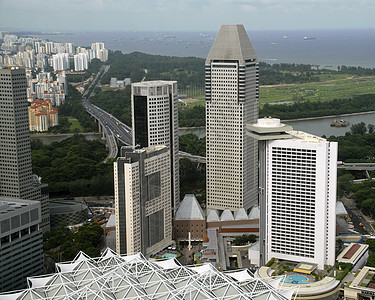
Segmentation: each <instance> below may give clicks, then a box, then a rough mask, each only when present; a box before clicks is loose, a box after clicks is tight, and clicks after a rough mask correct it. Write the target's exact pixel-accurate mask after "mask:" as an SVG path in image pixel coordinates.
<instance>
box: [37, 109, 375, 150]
mask: <svg viewBox="0 0 375 300" xmlns="http://www.w3.org/2000/svg"><path fill="white" fill-rule="evenodd" d="M335 119H336V120H338V121H339V120H340V119H344V120H345V121H348V122H349V123H350V124H349V126H347V127H330V126H329V125H330V124H331V123H332V121H333V120H335ZM360 122H364V123H366V124H373V125H375V113H369V114H361V115H349V116H337V117H327V118H319V119H308V120H297V121H295V120H288V121H283V123H287V124H288V125H291V126H292V127H293V129H294V130H300V131H305V132H308V133H311V134H314V135H316V136H323V135H325V136H326V137H330V136H331V135H335V136H343V135H345V133H346V132H348V131H350V126H351V125H352V124H356V123H360ZM188 133H194V134H195V135H197V136H198V137H200V138H202V137H204V136H205V135H206V128H205V127H193V128H188V127H184V128H180V129H179V135H180V136H181V135H184V134H188ZM81 134H83V135H84V136H85V137H86V139H87V140H98V139H100V138H101V134H100V133H95V132H87V133H81ZM72 135H73V134H32V135H31V139H40V140H41V141H42V142H43V144H44V145H48V144H51V143H53V142H60V141H62V140H64V139H66V138H68V137H71V136H72Z"/></svg>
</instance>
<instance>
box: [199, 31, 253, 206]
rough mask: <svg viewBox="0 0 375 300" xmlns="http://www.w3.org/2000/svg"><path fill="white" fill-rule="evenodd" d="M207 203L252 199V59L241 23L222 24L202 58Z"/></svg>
mask: <svg viewBox="0 0 375 300" xmlns="http://www.w3.org/2000/svg"><path fill="white" fill-rule="evenodd" d="M205 69H206V139H207V142H206V146H207V150H206V154H207V207H208V208H212V209H224V208H229V209H231V210H237V209H238V208H240V207H244V208H245V209H248V208H250V207H251V206H253V205H255V204H257V202H258V196H257V192H258V166H257V161H258V144H257V141H256V140H254V139H253V138H251V137H249V136H246V134H245V126H246V124H250V123H255V122H256V120H257V119H258V86H259V82H258V70H259V67H258V59H257V57H256V54H255V51H254V49H253V47H252V45H251V43H250V40H249V38H248V36H247V34H246V31H245V28H244V27H243V25H223V26H222V27H221V28H220V31H219V33H218V35H217V37H216V40H215V42H214V44H213V46H212V48H211V50H210V53H209V55H208V57H207V59H206V68H205Z"/></svg>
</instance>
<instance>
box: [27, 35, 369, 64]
mask: <svg viewBox="0 0 375 300" xmlns="http://www.w3.org/2000/svg"><path fill="white" fill-rule="evenodd" d="M216 34H217V32H203V31H202V32H140V31H139V32H138V31H117V32H75V33H66V34H57V35H51V34H50V35H34V36H36V37H41V38H46V39H50V40H53V41H56V42H72V43H74V45H76V46H91V43H93V42H104V43H105V47H106V48H107V49H111V50H120V51H122V52H123V53H131V52H134V51H139V52H144V53H149V54H158V55H168V56H181V57H185V56H195V57H202V58H205V57H207V55H208V52H209V50H210V48H211V46H212V44H213V42H214V40H215V37H216ZM248 35H249V37H250V40H251V42H252V44H253V47H254V49H255V52H256V53H257V56H258V58H259V60H260V61H264V62H268V63H271V64H273V63H298V64H313V65H319V67H320V68H322V67H325V68H332V69H337V66H341V65H345V66H362V67H366V68H375V28H373V29H337V30H332V29H330V30H328V29H327V30H265V31H248Z"/></svg>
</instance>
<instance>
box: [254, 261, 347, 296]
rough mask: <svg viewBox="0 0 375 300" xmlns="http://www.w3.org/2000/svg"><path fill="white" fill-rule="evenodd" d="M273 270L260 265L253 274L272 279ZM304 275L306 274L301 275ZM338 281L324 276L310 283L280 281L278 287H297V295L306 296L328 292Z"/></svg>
mask: <svg viewBox="0 0 375 300" xmlns="http://www.w3.org/2000/svg"><path fill="white" fill-rule="evenodd" d="M272 273H273V270H272V269H271V268H269V267H261V268H259V270H258V271H257V272H256V273H255V276H257V277H260V278H262V279H264V280H266V281H269V280H273V279H274V278H272V277H271V275H272ZM303 276H306V275H303ZM339 284H340V281H338V280H336V279H335V278H333V277H324V278H323V279H322V280H320V281H315V282H311V283H301V284H295V283H287V282H282V283H280V286H279V288H281V289H282V290H289V289H290V288H295V287H297V286H298V287H299V289H298V296H307V295H322V294H325V293H328V292H331V291H333V290H334V289H336V288H337V287H338V285H339Z"/></svg>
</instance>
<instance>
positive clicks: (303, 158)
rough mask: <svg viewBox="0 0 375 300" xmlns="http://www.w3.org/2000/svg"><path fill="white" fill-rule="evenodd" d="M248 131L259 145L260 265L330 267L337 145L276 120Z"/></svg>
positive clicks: (258, 124) (263, 122)
mask: <svg viewBox="0 0 375 300" xmlns="http://www.w3.org/2000/svg"><path fill="white" fill-rule="evenodd" d="M248 129H249V133H248V134H249V135H250V136H252V137H254V138H257V139H259V140H260V152H259V154H260V155H259V157H260V158H259V161H260V180H259V191H260V213H261V216H260V222H261V223H260V243H261V244H260V251H261V257H260V258H261V264H264V263H265V262H267V261H269V260H270V259H271V258H273V257H276V258H279V259H283V260H288V261H295V262H310V263H316V264H318V268H319V269H324V265H334V263H335V238H336V232H335V231H336V229H335V228H336V215H335V209H336V170H337V143H336V142H328V141H327V140H326V139H323V138H320V137H316V136H313V135H311V134H308V133H305V132H301V131H292V130H291V129H292V128H291V127H290V126H286V125H284V124H281V123H280V120H279V119H269V118H268V119H259V120H258V123H257V124H249V125H248Z"/></svg>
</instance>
